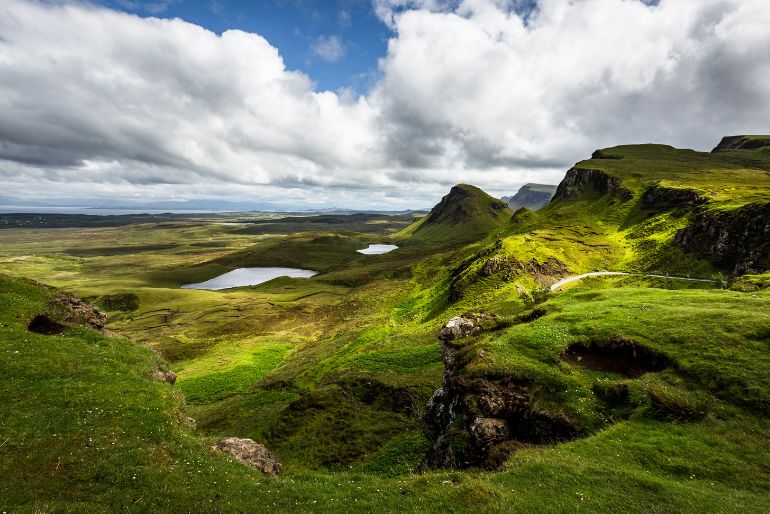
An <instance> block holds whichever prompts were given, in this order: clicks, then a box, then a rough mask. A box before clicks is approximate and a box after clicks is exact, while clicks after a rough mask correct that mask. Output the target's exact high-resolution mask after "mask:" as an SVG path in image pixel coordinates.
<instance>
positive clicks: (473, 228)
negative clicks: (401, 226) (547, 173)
mask: <svg viewBox="0 0 770 514" xmlns="http://www.w3.org/2000/svg"><path fill="white" fill-rule="evenodd" d="M512 214H513V211H512V210H511V209H510V208H509V207H508V204H507V203H505V202H503V201H502V200H499V199H497V198H494V197H492V196H490V195H488V194H487V193H485V192H484V191H482V190H481V189H479V188H477V187H475V186H470V185H467V184H458V185H456V186H454V187H453V188H452V189H451V190H450V191H449V194H448V195H446V196H445V197H444V198H442V199H441V201H440V202H439V203H438V204H436V206H435V207H433V209H431V211H430V213H429V214H428V215H427V216H425V217H424V218H421V219H420V220H418V221H416V222H415V223H413V224H412V225H410V226H409V227H407V228H406V229H405V230H403V231H402V232H401V233H399V234H398V236H397V237H398V238H400V239H408V240H410V241H419V242H429V243H441V242H447V241H452V242H461V241H467V240H469V239H473V238H475V237H479V236H483V235H485V234H488V233H489V232H491V231H492V230H494V229H496V228H498V227H501V226H503V225H505V224H506V223H507V222H508V220H509V219H510V218H511V215H512Z"/></svg>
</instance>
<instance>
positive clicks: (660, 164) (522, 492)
mask: <svg viewBox="0 0 770 514" xmlns="http://www.w3.org/2000/svg"><path fill="white" fill-rule="evenodd" d="M753 137H754V138H757V137H758V136H753ZM736 145H737V146H738V148H733V147H735V146H736ZM728 146H729V147H730V148H728ZM749 146H751V147H750V148H749V147H746V145H745V144H744V143H740V142H739V143H734V142H733V143H729V144H727V145H723V148H722V149H720V151H718V152H715V153H703V152H693V151H691V150H677V149H674V148H671V147H668V146H663V145H636V146H621V147H614V148H609V149H604V150H599V151H597V152H595V153H594V155H593V156H592V158H591V159H588V160H585V161H581V162H580V163H577V164H576V165H575V166H574V167H573V168H572V169H571V170H569V171H568V172H567V174H566V176H565V178H564V180H563V181H562V182H561V184H560V185H559V186H558V191H557V193H556V195H555V197H554V199H553V201H551V202H550V203H549V204H548V205H546V206H545V207H543V208H542V209H540V210H538V211H537V212H531V211H528V210H526V209H521V210H519V211H517V212H516V213H515V214H513V215H512V213H511V211H510V209H508V208H507V207H506V206H505V205H501V204H502V203H503V202H501V201H500V200H496V199H494V198H491V197H489V196H488V195H486V194H485V193H483V192H482V191H480V190H479V189H477V188H474V187H472V186H465V185H460V186H455V187H454V188H452V191H451V192H450V193H449V194H448V195H447V196H446V197H445V198H444V199H443V200H442V201H441V202H440V203H439V204H438V205H437V206H436V207H435V208H434V209H433V210H432V211H431V213H430V214H429V215H428V216H426V217H424V218H423V219H421V220H419V221H418V222H416V223H414V224H412V225H411V226H409V227H408V228H407V229H406V230H404V231H402V232H401V233H398V234H397V235H395V236H389V234H390V233H391V232H392V231H393V230H394V229H395V228H396V226H397V224H394V223H393V221H392V220H389V218H387V217H382V218H376V217H372V218H371V219H369V218H367V219H366V220H363V221H361V224H362V226H364V227H365V228H366V227H370V228H368V229H367V230H365V231H364V230H359V229H354V228H353V225H351V224H342V225H343V226H342V229H341V230H335V229H334V228H333V227H331V226H328V224H327V225H324V227H323V230H319V229H318V227H316V226H315V225H314V224H313V222H312V220H310V219H308V220H303V222H302V223H299V222H297V221H296V220H292V219H287V220H286V221H285V222H284V223H285V225H284V224H282V222H281V221H280V220H276V221H275V222H271V224H270V225H271V226H272V225H275V228H274V229H273V228H268V227H263V226H260V227H259V228H258V230H246V229H244V228H243V227H242V226H222V225H218V224H212V223H204V222H201V221H199V220H195V219H191V220H188V221H184V220H182V221H177V222H175V223H174V224H167V223H160V224H157V225H154V224H142V225H128V226H125V227H121V228H103V229H99V230H98V231H94V230H93V229H91V228H85V229H77V228H73V229H55V230H49V229H35V230H32V229H28V228H26V229H7V230H4V232H3V236H4V240H3V245H2V249H0V270H2V271H3V272H6V273H9V274H11V275H13V276H16V277H18V276H29V277H32V278H35V279H37V280H44V281H47V282H50V283H51V284H52V285H54V286H57V287H61V288H63V289H65V290H66V291H68V292H71V293H74V294H77V295H79V296H81V297H88V298H91V299H92V300H93V301H94V302H95V303H96V304H97V305H100V306H103V307H104V308H105V309H109V312H108V313H107V314H108V315H109V323H108V325H107V329H108V331H107V333H106V334H102V333H99V332H98V331H97V330H95V328H99V327H100V324H103V318H101V317H100V316H98V315H97V314H95V313H93V312H92V311H91V310H90V308H88V307H87V306H85V304H81V303H79V302H76V301H74V300H73V301H70V302H69V303H67V302H64V304H63V303H62V301H61V298H62V294H61V290H58V289H53V288H49V287H44V286H41V285H40V284H36V283H32V282H30V281H28V280H25V279H20V278H12V277H11V276H8V275H2V274H0V370H2V371H0V378H2V380H0V395H2V397H3V398H4V399H5V402H6V406H5V408H3V409H0V473H2V476H3V477H4V478H3V480H1V481H0V511H8V512H17V511H22V512H25V511H26V512H41V511H42V512H49V511H50V512H60V511H63V512H82V511H86V512H90V511H93V512H97V511H102V512H103V511H105V510H109V511H140V512H141V511H160V512H171V511H174V512H176V511H183V512H184V511H193V510H195V511H214V512H233V511H236V512H237V511H244V512H249V511H252V510H254V509H255V508H258V509H261V508H263V507H264V508H269V509H272V510H274V511H277V512H296V511H301V512H315V511H323V512H350V511H353V510H355V511H359V510H361V511H372V512H391V511H406V512H454V511H464V512H468V511H483V512H511V511H513V512H533V511H537V512H549V511H550V512H572V511H591V512H607V511H610V512H617V511H628V512H651V511H652V512H660V511H663V512H749V511H756V510H757V506H758V505H767V504H768V503H769V502H770V493H768V491H770V478H768V477H770V474H768V466H767V462H770V443H768V441H770V388H768V385H767V381H766V377H767V375H768V373H770V364H769V363H768V359H767V358H766V357H767V349H768V347H767V343H768V341H769V340H770V317H768V313H770V308H768V306H770V272H768V269H770V267H766V264H765V263H766V260H765V259H766V257H767V253H768V246H767V242H768V240H770V237H767V232H766V231H767V227H770V215H769V214H768V210H767V209H768V208H767V205H768V204H769V203H770V183H769V182H768V169H770V168H769V167H768V156H767V153H766V149H765V148H764V147H762V146H759V147H757V146H755V145H749ZM400 222H401V221H400V220H399V223H400ZM305 227H307V228H305ZM383 227H384V229H383ZM247 228H249V229H251V228H252V227H247ZM271 231H273V232H271ZM388 237H394V239H395V240H396V241H397V242H398V244H399V246H401V248H399V249H398V250H395V251H393V252H391V253H388V254H383V255H362V254H360V253H358V252H356V250H357V249H360V248H362V247H364V246H366V245H367V244H369V243H372V242H381V241H383V240H387V238H388ZM116 240H119V241H120V246H119V247H117V248H118V250H116V249H115V248H116V247H115V245H114V242H115V241H116ZM268 265H285V266H295V267H302V268H310V269H317V270H319V271H321V273H320V274H319V275H316V276H315V277H313V278H310V279H306V280H299V279H288V278H284V279H277V280H274V281H272V282H269V283H266V284H262V285H259V286H255V287H243V288H236V289H231V290H227V291H198V290H188V289H179V287H178V286H179V285H180V284H182V283H185V281H188V280H189V281H192V280H200V279H203V278H208V277H210V276H213V275H215V274H217V273H220V272H224V271H228V270H230V269H232V268H234V267H239V266H268ZM605 269H606V270H610V271H624V272H638V273H654V274H656V275H658V276H655V277H651V276H644V275H641V274H640V275H622V276H601V277H592V278H585V279H583V280H579V281H575V282H572V283H570V284H568V285H565V286H564V287H562V288H561V289H560V290H559V291H551V290H550V286H551V285H552V284H554V283H555V282H556V281H557V280H558V279H560V278H564V277H568V276H571V275H577V274H582V273H586V272H592V271H595V270H605ZM666 274H670V275H681V276H687V275H690V276H692V277H699V278H704V279H713V281H703V282H701V281H685V280H677V279H674V278H671V277H667V276H666ZM68 305H69V307H67V306H68ZM73 306H74V307H73ZM75 307H76V309H75V311H74V312H73V311H72V309H73V308H75ZM39 314H44V315H45V316H46V317H43V318H38V317H37V315H39ZM455 317H460V318H462V320H460V321H458V320H457V319H455V320H454V322H453V326H455V327H461V328H458V329H457V333H455V332H453V331H452V330H449V331H447V330H441V329H442V327H444V326H445V325H446V324H447V322H448V321H449V320H450V319H452V318H455ZM35 319H37V321H36V322H35V323H34V324H33V325H32V326H33V328H35V330H38V332H40V331H42V332H48V333H50V334H51V335H44V334H41V333H38V332H33V331H30V330H29V329H28V326H29V325H30V322H31V321H32V320H35ZM41 320H42V321H41ZM46 320H49V321H46ZM440 330H441V334H442V336H441V339H440V340H439V339H438V338H437V333H439V331H440ZM110 331H111V332H112V333H119V334H121V335H122V336H124V337H125V338H123V337H108V335H107V334H110V333H111V332H110ZM152 350H154V351H152ZM153 370H163V371H166V370H170V371H173V372H175V373H176V374H177V376H178V380H177V382H176V384H175V385H173V386H172V385H170V384H167V383H165V382H157V381H153V380H152V379H151V378H152V376H151V373H152V371H153ZM189 418H194V420H195V422H193V421H191V420H190V419H189ZM228 436H235V437H245V438H250V439H253V440H255V441H257V442H259V443H262V444H264V445H265V446H266V447H267V448H269V449H270V451H271V452H272V453H273V455H275V456H276V458H277V459H278V460H279V461H280V462H281V463H282V464H283V471H282V473H281V474H280V475H279V476H278V477H265V476H262V475H261V474H260V473H259V472H257V471H255V470H252V469H251V468H248V467H245V466H243V465H241V464H238V463H236V462H234V461H232V460H230V459H227V458H225V457H223V456H222V455H220V454H217V453H214V452H212V451H211V449H210V447H211V445H212V444H213V443H215V442H216V441H217V440H219V439H220V438H222V437H228ZM417 469H420V470H422V473H418V472H417V471H416V470H417ZM255 506H257V507H255Z"/></svg>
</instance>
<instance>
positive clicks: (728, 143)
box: [711, 136, 770, 153]
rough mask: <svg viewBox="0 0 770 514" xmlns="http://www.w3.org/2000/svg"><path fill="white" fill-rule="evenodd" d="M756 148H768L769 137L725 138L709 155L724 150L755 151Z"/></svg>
mask: <svg viewBox="0 0 770 514" xmlns="http://www.w3.org/2000/svg"><path fill="white" fill-rule="evenodd" d="M757 148H770V136H726V137H723V138H722V140H721V141H720V142H719V144H718V145H717V146H715V147H714V149H713V150H711V153H718V152H723V151H725V150H756V149H757Z"/></svg>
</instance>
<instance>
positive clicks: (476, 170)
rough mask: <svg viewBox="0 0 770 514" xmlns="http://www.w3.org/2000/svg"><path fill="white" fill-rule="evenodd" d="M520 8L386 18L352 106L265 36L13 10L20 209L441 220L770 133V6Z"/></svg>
mask: <svg viewBox="0 0 770 514" xmlns="http://www.w3.org/2000/svg"><path fill="white" fill-rule="evenodd" d="M524 5H529V0H463V1H457V0H375V2H374V7H375V9H376V12H377V13H378V15H379V16H381V17H382V19H383V20H385V21H387V22H388V23H390V24H391V25H392V27H393V29H394V36H393V38H392V39H391V40H390V42H389V45H388V53H387V55H386V56H384V57H383V58H382V59H381V61H380V67H381V79H380V80H379V81H378V82H377V83H376V84H375V86H374V88H373V89H372V90H371V91H369V92H368V93H367V94H366V95H365V96H361V97H355V96H353V95H351V94H350V92H349V91H345V92H343V91H341V92H339V93H334V92H328V91H325V92H319V91H315V90H314V86H313V83H312V81H311V79H310V78H309V77H307V76H306V75H304V74H302V73H299V72H296V71H291V70H287V69H286V68H285V66H284V63H283V60H282V58H281V56H280V54H279V51H278V50H277V49H276V48H274V47H272V46H271V45H270V44H269V43H268V42H267V41H266V40H265V39H263V38H262V37H260V36H259V35H256V34H248V33H244V32H241V31H227V32H225V33H223V34H222V35H221V36H218V35H216V34H214V33H212V32H209V31H207V30H204V29H202V28H200V27H198V26H195V25H192V24H189V23H186V22H183V21H181V20H160V19H155V18H140V17H137V16H132V15H128V14H124V13H118V12H115V11H111V10H108V9H104V8H97V7H93V6H89V5H84V4H51V3H37V2H33V1H29V0H25V1H22V0H5V1H4V2H3V3H2V6H0V113H2V116H0V177H2V179H3V181H4V184H6V189H7V191H4V194H9V192H13V191H16V192H18V193H19V194H21V193H23V192H24V190H25V188H27V189H30V188H31V187H33V186H34V187H37V188H38V189H37V191H40V194H41V195H44V194H49V195H50V194H53V191H56V190H61V191H63V190H65V189H66V191H68V193H67V194H75V191H83V192H84V194H88V193H89V192H90V191H93V192H95V191H98V192H99V194H105V195H106V194H113V195H121V194H123V195H133V194H141V192H146V193H147V194H157V195H163V194H166V195H170V196H175V197H176V196H185V195H188V196H195V197H199V196H201V195H204V196H205V195H206V194H211V195H218V194H222V195H224V194H232V195H238V196H240V198H243V197H249V198H254V199H267V200H270V199H274V197H276V196H281V195H285V196H286V197H291V198H302V199H304V201H306V202H316V204H326V205H334V204H336V205H358V206H362V207H368V206H371V207H382V206H383V205H384V204H387V205H393V206H396V205H397V206H398V207H403V206H404V203H405V202H413V203H412V205H415V206H424V205H429V204H430V203H432V202H433V201H434V200H435V199H437V198H438V197H440V196H441V194H442V193H443V192H445V190H446V188H447V187H448V185H451V184H453V183H456V182H461V181H464V182H471V183H475V184H477V185H480V186H482V187H484V188H486V189H488V190H489V191H490V192H493V193H498V194H502V193H509V192H511V191H512V190H514V189H515V188H516V187H517V186H518V185H520V184H522V183H524V182H527V181H541V182H555V181H558V180H559V179H560V178H561V176H562V175H563V172H564V170H565V169H566V167H568V166H569V165H570V164H571V163H572V162H574V161H575V160H578V159H581V158H584V157H586V156H587V155H588V154H589V153H590V152H591V151H592V150H593V149H595V148H598V147H602V146H609V145H614V144H621V143H639V142H663V143H670V144H675V145H678V146H684V147H696V148H701V149H706V148H709V147H710V146H713V145H714V144H715V143H716V142H717V141H718V139H719V137H721V136H722V135H727V134H731V133H749V132H756V133H761V132H765V133H766V132H768V131H769V127H768V126H767V120H768V119H770V54H768V53H767V51H766V49H767V48H770V31H767V29H766V27H768V26H770V9H768V8H767V3H766V0H661V2H660V3H659V5H652V6H650V5H646V4H645V3H643V2H641V1H640V0H572V1H569V2H567V1H564V0H541V1H540V2H539V5H538V8H537V9H535V10H534V11H530V10H526V13H527V15H526V19H524V18H523V17H522V16H523V15H520V14H518V12H519V11H521V12H524V11H523V10H522V6H524ZM331 40H334V37H331V38H325V39H324V40H323V43H325V44H326V46H329V41H331ZM337 45H339V48H337V49H336V50H334V48H332V49H331V50H329V49H326V50H320V53H319V56H322V57H323V54H324V52H325V57H324V58H327V60H330V61H333V60H335V59H338V58H340V57H341V55H342V53H340V52H344V46H343V45H342V42H341V41H337ZM321 46H324V45H321ZM331 47H334V44H331ZM319 48H320V47H319ZM327 50H328V51H327ZM394 198H399V199H400V200H394ZM377 202H382V203H379V204H378V203H377Z"/></svg>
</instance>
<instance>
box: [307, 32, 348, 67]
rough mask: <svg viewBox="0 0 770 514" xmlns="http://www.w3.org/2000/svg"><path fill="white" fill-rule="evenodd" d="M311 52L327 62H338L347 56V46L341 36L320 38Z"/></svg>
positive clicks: (314, 43)
mask: <svg viewBox="0 0 770 514" xmlns="http://www.w3.org/2000/svg"><path fill="white" fill-rule="evenodd" d="M311 50H313V53H314V54H315V55H317V56H318V57H320V58H321V59H323V60H324V61H327V62H337V61H339V60H340V59H341V58H342V57H343V56H344V55H345V45H344V44H343V43H342V38H340V37H339V36H318V39H316V40H315V41H314V42H313V45H312V47H311Z"/></svg>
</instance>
